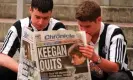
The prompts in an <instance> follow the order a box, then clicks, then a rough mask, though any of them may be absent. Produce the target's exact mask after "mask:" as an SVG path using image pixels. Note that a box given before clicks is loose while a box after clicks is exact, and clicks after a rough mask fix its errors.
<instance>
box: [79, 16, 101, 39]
mask: <svg viewBox="0 0 133 80" xmlns="http://www.w3.org/2000/svg"><path fill="white" fill-rule="evenodd" d="M77 22H78V24H79V29H80V30H82V31H85V32H86V38H87V40H89V41H90V39H91V38H90V37H94V36H97V35H99V32H100V27H101V17H98V18H97V19H96V21H80V20H77Z"/></svg>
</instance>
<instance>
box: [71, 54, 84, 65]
mask: <svg viewBox="0 0 133 80" xmlns="http://www.w3.org/2000/svg"><path fill="white" fill-rule="evenodd" d="M85 60H86V59H85V57H83V56H82V57H79V56H78V55H76V54H73V55H72V61H71V62H72V64H74V65H81V64H83V63H84V61H85Z"/></svg>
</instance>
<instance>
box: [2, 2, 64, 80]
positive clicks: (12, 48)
mask: <svg viewBox="0 0 133 80" xmlns="http://www.w3.org/2000/svg"><path fill="white" fill-rule="evenodd" d="M52 9H53V0H32V2H31V7H30V8H29V12H30V17H27V18H24V19H20V20H18V21H16V22H15V23H14V24H13V25H12V26H11V28H10V29H9V30H8V34H7V36H6V38H5V40H4V44H3V47H2V48H1V51H0V52H1V54H0V57H1V58H0V63H1V64H0V65H1V67H0V79H1V80H16V79H17V73H16V72H17V71H18V64H17V62H16V61H15V60H13V59H12V58H11V57H13V56H14V54H15V52H16V50H17V49H19V48H20V40H21V34H22V33H23V29H24V28H25V27H27V28H29V29H30V30H31V31H47V30H61V29H65V26H64V25H63V24H62V23H61V22H60V21H58V20H56V19H53V18H51V15H52ZM7 55H8V56H7ZM2 66H5V67H7V68H5V67H2ZM8 68H9V69H8ZM10 69H12V70H13V71H11V70H10Z"/></svg>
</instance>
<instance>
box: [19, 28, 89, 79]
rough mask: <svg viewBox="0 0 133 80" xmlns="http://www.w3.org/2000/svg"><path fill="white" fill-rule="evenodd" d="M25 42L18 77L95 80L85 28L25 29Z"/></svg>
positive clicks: (22, 47)
mask: <svg viewBox="0 0 133 80" xmlns="http://www.w3.org/2000/svg"><path fill="white" fill-rule="evenodd" d="M21 42H22V46H21V50H20V51H21V58H20V65H19V72H18V80H69V79H71V80H91V76H90V68H89V65H88V60H87V59H86V58H85V57H84V56H83V55H82V54H81V53H80V52H79V46H86V44H87V43H86V35H85V32H84V31H72V30H58V31H39V32H30V30H25V31H24V35H23V37H22V41H21Z"/></svg>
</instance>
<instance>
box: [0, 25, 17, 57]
mask: <svg viewBox="0 0 133 80" xmlns="http://www.w3.org/2000/svg"><path fill="white" fill-rule="evenodd" d="M17 38H18V37H17V31H16V28H15V27H14V26H11V28H10V29H9V30H8V33H7V35H6V37H5V40H4V44H3V46H2V48H1V50H0V52H1V53H3V54H7V55H9V56H13V55H14V54H15V52H16V50H17V44H18V43H17V41H18V39H17Z"/></svg>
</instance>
